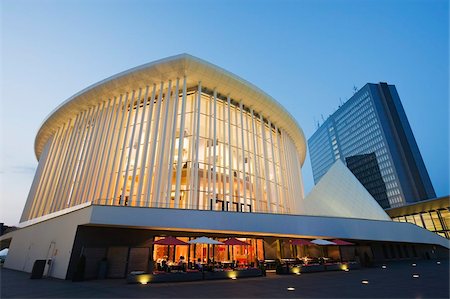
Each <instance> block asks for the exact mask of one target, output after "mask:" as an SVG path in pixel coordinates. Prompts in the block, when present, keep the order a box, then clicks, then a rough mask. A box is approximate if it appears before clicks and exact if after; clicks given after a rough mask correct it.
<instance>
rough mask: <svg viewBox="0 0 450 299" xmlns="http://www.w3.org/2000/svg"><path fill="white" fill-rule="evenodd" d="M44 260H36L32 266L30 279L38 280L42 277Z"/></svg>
mask: <svg viewBox="0 0 450 299" xmlns="http://www.w3.org/2000/svg"><path fill="white" fill-rule="evenodd" d="M46 263H47V261H46V260H36V261H35V262H34V264H33V270H32V271H31V276H30V279H40V278H42V276H43V275H44V269H45V264H46Z"/></svg>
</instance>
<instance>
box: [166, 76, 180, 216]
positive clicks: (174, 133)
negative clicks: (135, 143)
mask: <svg viewBox="0 0 450 299" xmlns="http://www.w3.org/2000/svg"><path fill="white" fill-rule="evenodd" d="M173 94H174V97H173V105H174V106H173V112H172V118H171V119H172V132H171V133H170V150H169V151H168V153H169V165H168V176H167V190H166V192H167V198H166V207H167V208H169V207H170V201H171V198H172V195H171V193H172V184H173V158H174V155H175V144H176V140H177V121H178V102H179V97H180V79H179V78H177V82H176V85H175V91H174V93H173Z"/></svg>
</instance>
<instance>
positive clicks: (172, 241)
mask: <svg viewBox="0 0 450 299" xmlns="http://www.w3.org/2000/svg"><path fill="white" fill-rule="evenodd" d="M153 244H154V245H167V256H168V258H169V259H170V245H173V247H174V250H173V252H174V254H175V246H176V245H189V244H188V243H186V242H184V241H181V240H178V239H177V238H175V237H172V236H168V237H165V238H164V239H160V240H158V241H153ZM174 259H175V257H174Z"/></svg>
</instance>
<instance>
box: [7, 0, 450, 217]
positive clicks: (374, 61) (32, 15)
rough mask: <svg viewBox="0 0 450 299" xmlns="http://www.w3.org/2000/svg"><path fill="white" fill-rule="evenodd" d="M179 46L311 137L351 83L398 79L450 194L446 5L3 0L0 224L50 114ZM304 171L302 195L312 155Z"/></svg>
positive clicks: (20, 201)
mask: <svg viewBox="0 0 450 299" xmlns="http://www.w3.org/2000/svg"><path fill="white" fill-rule="evenodd" d="M180 53H189V54H191V55H194V56H197V57H199V58H201V59H204V60H206V61H209V62H211V63H213V64H216V65H218V66H220V67H222V68H224V69H226V70H228V71H231V72H232V73H234V74H236V75H238V76H240V77H242V78H244V79H245V80H247V81H249V82H251V83H253V84H254V85H256V86H258V87H259V88H261V89H262V90H264V91H265V92H266V93H268V94H269V95H271V96H272V97H274V98H275V99H276V100H277V101H278V102H279V103H281V105H283V106H284V107H286V108H287V109H288V110H289V111H290V113H291V114H292V115H293V116H294V117H295V119H296V120H297V122H298V123H299V125H300V126H301V127H302V129H303V131H304V133H305V136H306V138H309V137H310V136H311V135H312V134H313V133H314V131H315V129H316V128H315V126H316V125H315V123H316V122H317V121H321V119H322V117H323V118H326V117H327V116H328V115H330V114H331V113H333V112H334V111H335V109H337V107H338V106H339V104H340V101H345V100H347V99H348V98H349V97H351V96H352V94H353V87H354V86H356V87H362V86H363V85H364V84H366V83H367V82H371V83H378V82H380V81H382V82H387V83H389V84H394V85H396V87H397V91H398V93H399V95H400V98H401V101H402V103H403V106H404V109H405V111H406V114H407V116H408V119H409V122H410V125H411V128H412V130H413V133H414V135H415V138H416V141H417V143H418V146H419V149H420V151H421V153H422V157H423V159H424V162H425V165H426V167H427V169H428V172H429V174H430V177H431V180H432V182H433V185H434V188H435V190H436V193H437V195H438V196H443V195H448V194H449V4H448V1H445V0H421V1H413V0H411V1H402V0H396V1H369V0H367V1H364V0H359V1H350V0H348V1H346V0H334V1H331V0H330V1H320V0H318V1H312V0H311V1H301V0H296V1H275V0H273V1H256V0H255V1H250V0H247V1H245V0H244V1H243V0H239V1H232V0H231V1H188V0H183V1H181V0H180V1H162V0H158V1H137V0H136V1H134V0H126V1H125V0H123V1H114V0H112V1H106V0H65V1H60V0H27V1H24V0H2V1H1V83H0V88H1V110H0V113H1V114H0V134H1V136H0V137H1V144H0V151H1V156H0V163H1V164H0V187H1V190H0V210H1V212H0V222H4V223H5V224H7V225H16V224H18V222H19V218H20V215H21V213H22V209H23V207H24V205H25V201H26V197H27V195H28V191H29V188H30V186H31V183H32V180H33V177H34V172H35V170H36V167H37V160H36V157H35V154H34V138H35V136H36V133H37V131H38V129H39V127H40V125H41V123H42V122H43V121H44V119H45V118H46V117H47V116H48V114H50V112H51V111H53V109H55V108H56V107H57V106H58V105H59V104H60V103H61V102H63V101H64V100H66V99H67V98H69V97H70V96H72V95H73V94H75V93H77V92H78V91H80V90H82V89H84V88H86V87H87V86H89V85H91V84H93V83H96V82H98V81H100V80H103V79H105V78H107V77H109V76H111V75H114V74H116V73H119V72H121V71H124V70H127V69H129V68H132V67H135V66H138V65H141V64H144V63H148V62H151V61H154V60H158V59H161V58H164V57H167V56H172V55H176V54H180ZM303 177H304V184H305V193H306V194H307V193H309V191H310V190H311V188H312V187H313V185H314V183H313V178H312V171H311V163H310V161H309V154H308V156H307V158H306V161H305V163H304V165H303Z"/></svg>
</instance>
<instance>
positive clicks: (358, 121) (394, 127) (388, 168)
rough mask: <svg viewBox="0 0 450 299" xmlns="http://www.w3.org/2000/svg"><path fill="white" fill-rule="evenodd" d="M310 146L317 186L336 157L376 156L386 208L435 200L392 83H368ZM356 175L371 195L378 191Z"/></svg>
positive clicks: (323, 125)
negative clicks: (386, 200)
mask: <svg viewBox="0 0 450 299" xmlns="http://www.w3.org/2000/svg"><path fill="white" fill-rule="evenodd" d="M308 145H309V149H310V157H311V165H312V170H313V176H314V182H315V183H317V182H318V181H319V180H320V178H321V177H322V176H323V175H324V174H325V173H326V172H327V171H328V169H329V168H330V167H331V165H332V164H333V163H334V161H336V160H338V159H341V160H342V161H343V162H344V163H347V162H349V161H346V160H348V159H347V158H349V157H351V156H357V155H367V154H374V155H375V156H376V160H377V164H378V168H379V171H380V173H381V176H382V180H383V182H384V185H385V188H386V194H387V197H388V201H389V206H391V207H398V206H402V205H404V204H406V203H408V202H416V201H420V200H425V199H428V198H433V197H436V194H435V192H434V188H433V185H432V184H431V180H430V178H429V176H428V172H427V170H426V168H425V164H424V162H423V160H422V156H421V154H420V151H419V148H418V146H417V143H416V141H415V139H414V135H413V133H412V130H411V127H410V125H409V122H408V119H407V117H406V114H405V111H404V110H403V106H402V104H401V102H400V98H399V96H398V93H397V90H396V88H395V85H388V84H387V83H379V84H371V83H368V84H366V85H365V86H364V87H363V88H361V89H360V90H359V91H358V92H356V93H355V94H354V95H353V96H352V97H351V98H350V99H349V100H348V101H347V102H346V103H344V104H343V105H342V106H341V107H339V109H338V110H337V111H336V112H335V113H333V114H332V115H331V116H330V117H328V119H327V120H326V121H325V122H324V123H323V124H322V125H321V126H320V127H319V128H318V129H317V131H316V132H315V133H314V134H313V135H312V136H311V138H310V139H309V140H308ZM347 165H348V166H349V164H348V163H347ZM359 167H360V166H359ZM350 168H351V166H350ZM367 175H371V176H373V173H370V172H368V174H367ZM357 177H358V179H359V180H360V182H361V183H362V184H363V185H365V187H366V189H368V191H369V193H371V194H375V193H377V191H376V190H372V188H378V191H379V190H380V188H381V189H383V187H382V186H380V184H378V183H377V184H375V185H376V186H373V185H374V184H372V186H370V184H367V183H366V184H365V182H367V181H370V180H366V179H365V178H364V175H363V174H360V175H358V176H357ZM381 193H382V192H381ZM375 199H377V198H375ZM377 200H378V202H379V203H380V205H381V206H383V207H385V208H386V207H387V206H386V203H385V202H381V200H380V199H377Z"/></svg>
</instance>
